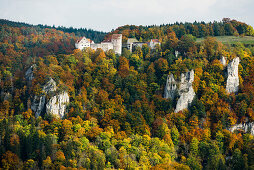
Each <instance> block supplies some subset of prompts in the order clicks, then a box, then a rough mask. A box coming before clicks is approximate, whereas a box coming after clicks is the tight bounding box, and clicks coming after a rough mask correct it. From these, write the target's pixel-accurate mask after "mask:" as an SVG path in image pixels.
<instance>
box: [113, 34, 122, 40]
mask: <svg viewBox="0 0 254 170" xmlns="http://www.w3.org/2000/svg"><path fill="white" fill-rule="evenodd" d="M120 37H122V34H113V35H112V39H118V38H120Z"/></svg>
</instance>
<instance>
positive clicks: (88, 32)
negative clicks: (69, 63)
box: [0, 19, 106, 42]
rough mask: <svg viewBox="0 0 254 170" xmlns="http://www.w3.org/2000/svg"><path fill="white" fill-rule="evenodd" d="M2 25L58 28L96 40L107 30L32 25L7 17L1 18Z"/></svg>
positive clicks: (41, 28) (101, 38)
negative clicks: (10, 19)
mask: <svg viewBox="0 0 254 170" xmlns="http://www.w3.org/2000/svg"><path fill="white" fill-rule="evenodd" d="M0 25H2V26H3V25H6V26H10V27H19V28H20V27H27V28H34V29H36V30H43V29H46V28H48V29H56V30H59V31H63V32H65V33H74V34H75V36H77V37H83V36H85V37H87V38H90V39H92V40H93V41H94V42H101V41H102V40H103V39H104V37H105V35H106V33H105V32H101V31H95V30H92V29H86V28H73V27H69V28H66V27H62V26H58V27H55V26H53V27H52V26H48V25H40V24H39V25H32V24H27V23H23V22H13V21H9V20H5V19H0Z"/></svg>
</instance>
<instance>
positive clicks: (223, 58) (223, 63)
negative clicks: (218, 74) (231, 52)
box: [220, 56, 227, 67]
mask: <svg viewBox="0 0 254 170" xmlns="http://www.w3.org/2000/svg"><path fill="white" fill-rule="evenodd" d="M220 62H221V64H222V65H223V66H224V67H225V66H226V65H227V60H226V58H225V57H224V56H222V57H221V59H220Z"/></svg>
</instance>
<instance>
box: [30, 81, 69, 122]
mask: <svg viewBox="0 0 254 170" xmlns="http://www.w3.org/2000/svg"><path fill="white" fill-rule="evenodd" d="M56 90H57V86H56V82H55V81H54V80H53V79H52V78H50V80H49V81H48V82H47V83H46V84H45V85H44V86H43V88H42V94H41V96H35V97H34V100H33V102H32V105H31V109H32V110H33V111H34V112H35V116H36V117H39V116H40V115H41V114H42V113H43V112H45V111H46V114H53V115H56V116H57V117H60V118H62V117H63V116H64V113H65V109H66V105H67V104H68V103H69V95H68V93H67V92H62V93H60V94H55V95H54V93H57V92H56ZM52 95H53V97H50V96H52ZM47 98H49V100H47Z"/></svg>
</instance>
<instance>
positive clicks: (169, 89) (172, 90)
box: [164, 74, 177, 99]
mask: <svg viewBox="0 0 254 170" xmlns="http://www.w3.org/2000/svg"><path fill="white" fill-rule="evenodd" d="M176 94H177V82H176V81H175V79H174V75H173V74H171V75H168V78H167V82H166V87H165V90H164V98H166V99H168V98H171V99H174V98H175V95H176Z"/></svg>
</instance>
